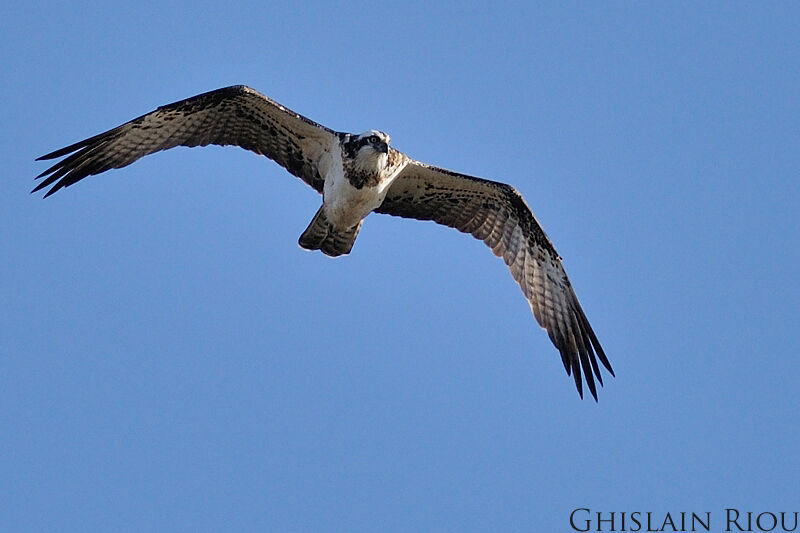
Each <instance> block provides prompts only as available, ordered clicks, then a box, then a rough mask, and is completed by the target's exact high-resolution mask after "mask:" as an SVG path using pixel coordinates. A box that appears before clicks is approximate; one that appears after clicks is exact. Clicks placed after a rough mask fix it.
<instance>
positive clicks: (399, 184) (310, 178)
mask: <svg viewBox="0 0 800 533" xmlns="http://www.w3.org/2000/svg"><path fill="white" fill-rule="evenodd" d="M208 144H216V145H221V146H225V145H234V146H240V147H242V148H244V149H246V150H250V151H252V152H255V153H256V154H260V155H264V156H267V157H269V158H270V159H272V160H274V161H275V162H277V163H278V164H279V165H281V166H282V167H284V168H285V169H286V170H288V171H289V172H291V173H292V174H294V175H295V176H297V177H298V178H300V179H301V180H303V181H304V182H306V183H307V184H308V185H310V186H311V187H312V188H313V189H314V190H316V191H317V192H318V193H320V194H321V195H322V206H321V207H320V208H319V210H318V211H317V213H316V215H315V216H314V218H313V219H312V220H311V223H310V224H309V225H308V227H307V228H306V230H305V231H304V232H303V234H302V235H301V236H300V240H299V244H300V246H301V247H302V248H305V249H306V250H321V251H322V253H324V254H326V255H329V256H331V257H336V256H339V255H344V254H348V253H349V252H350V250H351V249H352V247H353V243H354V242H355V240H356V237H357V236H358V232H359V230H360V229H361V224H362V223H363V221H364V218H365V217H366V216H367V215H368V214H370V213H371V212H373V211H374V212H376V213H385V214H387V215H394V216H399V217H405V218H413V219H417V220H432V221H434V222H437V223H439V224H443V225H445V226H449V227H451V228H455V229H457V230H458V231H461V232H463V233H469V234H471V235H472V236H474V237H476V238H478V239H480V240H482V241H483V242H485V243H486V245H487V246H488V247H489V248H490V249H491V250H492V252H494V254H495V255H497V256H499V257H502V258H503V261H505V263H506V265H508V268H509V269H510V270H511V275H512V276H513V277H514V279H515V280H516V281H517V283H519V286H520V287H521V288H522V292H523V293H524V294H525V297H526V298H527V300H528V303H529V304H530V307H531V310H532V311H533V315H534V316H535V318H536V320H537V322H538V323H539V325H540V326H541V327H542V328H544V329H545V330H546V331H547V334H548V335H549V336H550V340H551V341H552V342H553V344H554V345H555V347H556V348H557V349H558V351H559V353H560V354H561V361H562V362H563V363H564V368H565V369H566V371H567V375H572V377H573V379H574V380H575V386H576V387H577V389H578V393H579V394H580V396H581V398H583V380H582V378H581V375H583V376H584V379H585V380H586V384H587V386H588V388H589V391H590V392H591V394H592V397H594V399H595V401H597V388H596V386H595V376H596V378H597V381H598V382H599V383H600V384H601V385H602V384H603V378H602V376H601V374H600V368H599V366H598V364H597V360H598V359H599V360H600V362H601V363H602V364H603V366H605V367H606V369H607V370H608V372H609V373H611V375H612V376H613V375H614V371H613V369H612V368H611V364H610V363H609V361H608V359H607V358H606V355H605V353H604V352H603V348H602V347H601V346H600V342H599V341H598V340H597V336H596V335H595V333H594V331H593V330H592V327H591V326H590V325H589V321H588V320H587V318H586V315H585V314H584V312H583V309H581V306H580V304H579V303H578V298H577V296H575V291H574V290H573V288H572V284H571V283H570V281H569V279H568V278H567V274H566V272H565V271H564V266H563V265H562V264H561V257H560V256H559V255H558V253H557V252H556V250H555V248H554V247H553V243H551V242H550V239H549V238H548V237H547V235H546V234H545V232H544V230H543V229H542V227H541V225H540V224H539V222H538V221H537V220H536V217H535V216H534V215H533V213H532V212H531V210H530V208H529V207H528V204H526V203H525V200H524V199H523V198H522V196H521V195H520V194H519V192H517V190H516V189H514V188H513V187H512V186H510V185H507V184H505V183H499V182H496V181H490V180H486V179H482V178H476V177H473V176H467V175H465V174H460V173H458V172H453V171H451V170H446V169H443V168H438V167H435V166H433V165H429V164H427V163H422V162H420V161H415V160H414V159H411V158H410V157H408V156H406V155H405V154H404V153H402V152H399V151H397V150H395V149H394V148H392V147H391V146H390V138H389V136H388V135H387V134H386V133H383V132H381V131H377V130H369V131H366V132H364V133H361V134H358V135H356V134H352V133H344V132H338V131H334V130H331V129H329V128H326V127H325V126H322V125H320V124H317V123H316V122H314V121H312V120H309V119H307V118H306V117H304V116H302V115H299V114H297V113H295V112H294V111H291V110H290V109H287V108H286V107H284V106H282V105H280V104H279V103H277V102H275V101H274V100H272V99H270V98H268V97H266V96H264V95H263V94H261V93H259V92H258V91H256V90H254V89H251V88H250V87H246V86H244V85H236V86H232V87H226V88H223V89H217V90H215V91H210V92H207V93H203V94H199V95H197V96H193V97H191V98H187V99H185V100H181V101H179V102H175V103H172V104H169V105H165V106H161V107H159V108H158V109H156V110H155V111H153V112H151V113H147V114H146V115H142V116H140V117H139V118H135V119H133V120H131V121H130V122H126V123H125V124H122V125H121V126H117V127H116V128H113V129H111V130H108V131H106V132H105V133H101V134H99V135H95V136H94V137H90V138H88V139H86V140H83V141H80V142H77V143H75V144H72V145H70V146H67V147H66V148H62V149H60V150H56V151H55V152H51V153H49V154H47V155H43V156H42V157H40V158H38V159H37V161H38V160H42V159H55V158H62V157H63V159H61V160H60V161H58V162H57V163H56V164H55V165H53V166H52V167H50V168H48V169H47V170H45V171H44V172H42V173H41V174H40V175H39V176H37V177H36V179H40V178H44V179H43V180H42V181H41V182H40V183H39V184H38V185H37V186H36V188H35V189H34V190H33V191H32V192H36V191H38V190H40V189H43V188H45V187H48V186H51V187H50V189H49V190H48V191H47V193H46V194H45V195H44V196H45V198H46V197H48V196H50V195H51V194H53V193H54V192H56V191H58V190H59V189H61V188H62V187H68V186H70V185H72V184H73V183H76V182H78V181H80V180H82V179H83V178H85V177H87V176H91V175H93V174H100V173H101V172H105V171H106V170H110V169H113V168H122V167H124V166H127V165H130V164H131V163H133V162H134V161H136V160H137V159H139V158H141V157H144V156H146V155H148V154H152V153H155V152H159V151H161V150H167V149H169V148H174V147H176V146H206V145H208Z"/></svg>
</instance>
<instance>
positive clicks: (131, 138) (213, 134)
mask: <svg viewBox="0 0 800 533" xmlns="http://www.w3.org/2000/svg"><path fill="white" fill-rule="evenodd" d="M336 136H337V133H336V132H334V131H333V130H330V129H328V128H326V127H324V126H321V125H319V124H317V123H316V122H313V121H312V120H309V119H307V118H306V117H304V116H302V115H299V114H297V113H295V112H294V111H291V110H289V109H287V108H285V107H283V106H282V105H280V104H278V103H277V102H275V101H274V100H271V99H270V98H268V97H266V96H264V95H262V94H261V93H259V92H258V91H255V90H254V89H251V88H250V87H246V86H244V85H236V86H232V87H226V88H223V89H217V90H215V91H210V92H207V93H203V94H199V95H197V96H193V97H191V98H187V99H185V100H181V101H179V102H175V103H172V104H169V105H165V106H161V107H159V108H158V109H156V110H155V111H152V112H151V113H147V114H146V115H142V116H141V117H139V118H136V119H133V120H131V121H130V122H126V123H125V124H122V125H121V126H118V127H116V128H113V129H111V130H108V131H106V132H104V133H101V134H99V135H95V136H94V137H90V138H88V139H85V140H83V141H79V142H77V143H75V144H71V145H69V146H67V147H65V148H61V149H60V150H56V151H54V152H50V153H49V154H46V155H43V156H42V157H40V158H38V159H39V160H42V159H55V158H59V157H64V156H67V157H66V158H65V159H62V160H61V161H59V162H58V163H56V164H55V165H53V166H51V167H50V168H48V169H47V170H45V171H44V172H42V173H41V174H39V175H38V176H37V177H36V178H37V179H39V178H45V179H44V180H42V181H41V182H40V183H39V184H38V185H37V186H36V188H35V189H34V190H33V191H34V192H35V191H38V190H40V189H43V188H45V187H48V186H50V185H52V187H51V188H50V190H48V191H47V193H46V194H45V197H47V196H50V195H51V194H53V193H54V192H56V191H57V190H59V189H61V188H62V187H67V186H69V185H72V184H73V183H76V182H78V181H80V180H82V179H83V178H85V177H87V176H91V175H93V174H100V173H101V172H105V171H106V170H110V169H112V168H122V167H124V166H127V165H130V164H131V163H133V162H134V161H136V160H137V159H139V158H141V157H144V156H146V155H148V154H152V153H155V152H159V151H161V150H167V149H169V148H174V147H176V146H206V145H208V144H216V145H221V146H226V145H234V146H239V147H241V148H244V149H246V150H250V151H252V152H255V153H257V154H260V155H265V156H267V157H269V158H270V159H272V160H274V161H275V162H277V163H278V164H280V165H281V166H282V167H284V168H285V169H287V170H288V171H289V172H291V173H292V174H294V175H295V176H297V177H299V178H300V179H302V180H303V181H305V182H306V183H307V184H309V185H310V186H311V187H313V188H314V189H316V190H317V191H318V192H320V193H321V192H322V188H323V180H322V178H321V177H320V173H319V168H318V166H319V163H320V158H321V156H322V154H323V153H324V151H325V150H326V149H327V148H328V147H330V146H331V144H332V142H333V141H334V140H335V139H336ZM73 152H74V153H73ZM69 154H71V155H69Z"/></svg>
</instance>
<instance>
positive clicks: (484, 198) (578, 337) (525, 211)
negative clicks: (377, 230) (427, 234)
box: [375, 160, 614, 400]
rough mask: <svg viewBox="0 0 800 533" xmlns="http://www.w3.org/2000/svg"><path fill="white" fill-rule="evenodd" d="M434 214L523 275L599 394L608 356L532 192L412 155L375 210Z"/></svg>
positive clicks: (570, 362) (579, 381) (538, 313)
mask: <svg viewBox="0 0 800 533" xmlns="http://www.w3.org/2000/svg"><path fill="white" fill-rule="evenodd" d="M375 211H376V212H378V213H385V214H389V215H394V216H400V217H406V218H414V219H418V220H432V221H434V222H437V223H439V224H443V225H445V226H449V227H452V228H455V229H457V230H459V231H461V232H464V233H469V234H471V235H473V236H474V237H476V238H478V239H480V240H482V241H484V242H485V243H486V245H487V246H488V247H489V248H490V249H491V250H492V252H493V253H494V254H495V255H497V256H499V257H501V258H502V259H503V261H504V262H505V263H506V265H507V266H508V268H509V270H510V271H511V275H512V276H513V277H514V279H515V280H516V281H517V283H519V285H520V288H521V289H522V292H523V294H524V295H525V297H526V298H527V300H528V303H529V304H530V307H531V310H532V312H533V315H534V317H535V318H536V321H537V322H538V323H539V325H540V326H542V328H544V329H545V330H546V331H547V334H548V336H549V337H550V340H551V341H552V342H553V344H554V345H555V346H556V348H557V349H558V351H559V353H560V355H561V360H562V362H563V364H564V369H565V370H566V371H567V375H572V376H573V379H574V380H575V386H576V388H577V389H578V393H579V394H580V395H581V397H583V381H584V380H585V381H586V385H587V387H588V388H589V391H590V393H591V395H592V396H593V397H594V399H595V400H597V388H596V386H595V377H596V378H597V381H598V382H599V383H600V385H602V384H603V378H602V375H601V374H600V368H599V365H598V364H597V359H598V358H599V359H600V362H601V363H602V364H603V366H605V367H606V369H607V370H608V372H610V373H611V375H612V376H613V375H614V370H613V369H612V368H611V364H610V363H609V361H608V358H606V355H605V352H603V348H602V347H601V346H600V342H599V341H598V340H597V336H596V335H595V333H594V331H593V330H592V327H591V326H590V325H589V321H588V320H587V318H586V315H585V314H584V312H583V309H581V306H580V304H579V303H578V298H577V296H575V291H574V290H573V288H572V284H571V283H570V281H569V279H568V278H567V274H566V272H565V271H564V266H563V265H562V263H561V258H560V257H559V255H558V253H557V252H556V250H555V247H553V244H552V243H551V242H550V239H549V238H548V237H547V235H546V234H545V232H544V230H543V229H542V227H541V225H540V224H539V222H538V221H537V220H536V217H535V216H534V215H533V213H532V212H531V210H530V208H529V207H528V205H527V204H526V203H525V200H524V199H523V198H522V196H521V195H520V194H519V192H517V190H516V189H514V188H513V187H511V186H510V185H506V184H504V183H499V182H495V181H489V180H485V179H481V178H476V177H473V176H467V175H464V174H459V173H456V172H452V171H450V170H446V169H442V168H437V167H434V166H431V165H427V164H425V163H420V162H418V161H413V160H412V161H410V162H409V163H408V165H406V167H405V168H404V169H403V171H402V172H401V173H400V175H399V176H398V178H397V179H396V180H395V181H394V183H393V184H392V185H391V187H390V188H389V190H388V192H387V194H386V198H385V200H384V202H383V204H382V205H381V206H380V207H379V208H378V209H376V210H375Z"/></svg>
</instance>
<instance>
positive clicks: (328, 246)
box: [298, 207, 363, 257]
mask: <svg viewBox="0 0 800 533" xmlns="http://www.w3.org/2000/svg"><path fill="white" fill-rule="evenodd" d="M361 222H363V221H359V223H358V224H356V225H355V226H353V227H352V228H347V229H345V230H341V229H339V228H334V227H333V225H332V224H331V223H330V222H328V218H327V217H326V216H325V212H324V211H323V208H322V207H320V208H319V210H318V211H317V214H316V215H314V218H313V219H312V220H311V223H310V224H309V225H308V227H307V228H306V230H305V231H304V232H303V234H302V235H300V240H299V241H298V244H300V247H301V248H305V249H306V250H321V251H322V253H324V254H325V255H329V256H331V257H336V256H339V255H345V254H349V253H350V250H352V249H353V243H354V242H355V241H356V237H357V236H358V232H359V230H360V229H361Z"/></svg>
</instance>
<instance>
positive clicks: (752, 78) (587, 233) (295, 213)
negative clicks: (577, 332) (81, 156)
mask: <svg viewBox="0 0 800 533" xmlns="http://www.w3.org/2000/svg"><path fill="white" fill-rule="evenodd" d="M798 24H800V7H798V5H797V4H796V3H792V2H708V3H697V2H687V3H678V2H661V3H651V2H648V3H634V2H629V3H620V2H580V3H562V2H552V3H542V4H538V5H529V4H528V3H519V4H511V3H497V2H491V3H481V5H480V6H478V7H475V6H471V5H469V4H468V3H467V4H465V3H462V2H454V3H447V2H440V3H435V5H428V4H427V3H424V4H413V3H408V2H404V3H402V4H400V3H397V4H388V3H387V4H384V3H376V2H369V3H348V4H347V5H333V4H314V3H309V4H299V5H298V4H297V3H295V2H288V3H286V4H280V5H277V4H273V3H270V2H252V3H235V2H222V3H220V2H202V1H201V2H177V3H173V2H148V1H144V2H132V3H127V4H125V5H119V6H118V5H116V4H108V5H104V4H102V3H96V2H91V3H88V2H70V3H62V2H53V3H40V2H29V3H27V4H25V6H23V5H21V4H20V5H15V4H12V3H6V4H4V5H3V7H2V9H0V32H1V33H2V35H3V38H2V42H1V43H0V60H1V61H2V69H3V72H4V75H3V76H2V81H0V83H2V101H1V102H0V122H2V126H3V132H4V133H3V135H2V142H0V177H1V178H2V179H0V187H2V193H1V194H0V254H2V260H0V530H2V531H158V530H161V531H181V530H184V531H186V530H192V531H266V530H274V531H337V530H343V531H380V530H387V531H425V530H451V531H473V530H474V531H479V530H483V531H488V530H495V531H500V530H502V531H547V532H558V531H568V530H569V529H568V526H569V524H568V517H569V513H570V512H571V511H572V509H574V508H577V507H587V508H591V509H592V510H600V511H605V512H608V511H612V510H615V511H628V512H631V511H637V510H638V511H653V512H655V513H664V512H667V511H671V512H673V513H676V512H680V511H695V512H698V513H703V512H706V511H710V512H711V513H712V519H713V520H714V526H715V528H717V527H721V526H722V524H721V521H722V518H723V516H724V513H723V510H724V509H725V508H726V507H738V508H740V509H741V510H742V511H747V510H751V511H756V512H760V511H773V512H777V511H794V510H800V509H798V502H799V501H800V488H798V487H800V481H798V480H800V454H798V449H800V434H799V433H798V427H799V426H800V415H799V414H798V408H799V406H800V392H798V389H799V388H798V384H799V383H800V362H798V350H799V346H798V339H800V333H799V332H800V320H798V319H799V318H800V312H798V304H799V303H800V281H798V274H800V268H798V264H799V263H800V252H799V251H798V250H800V238H798V221H797V218H798V209H799V208H800V185H799V184H798V177H800V150H799V148H800V127H799V126H798V124H799V123H800V99H798V95H799V92H798V89H800V34H799V33H798ZM238 83H243V84H247V85H251V86H252V87H254V88H256V89H258V90H259V91H261V92H263V93H264V94H267V95H269V96H271V97H272V98H274V99H276V100H277V101H279V102H281V103H283V104H284V105H286V106H288V107H290V108H292V109H294V110H296V111H298V112H300V113H302V114H304V115H306V116H308V117H310V118H312V119H314V120H316V121H318V122H321V123H322V124H325V125H327V126H329V127H332V128H334V129H338V130H343V131H354V132H361V131H363V130H366V129H369V128H376V129H381V130H384V131H387V132H389V133H390V134H391V135H392V141H393V144H394V146H395V147H397V148H398V149H400V150H402V151H404V152H406V153H408V154H409V155H411V156H412V157H414V158H416V159H420V160H422V161H426V162H430V163H433V164H437V165H440V166H444V167H446V168H451V169H454V170H458V171H462V172H466V173H469V174H473V175H478V176H484V177H487V178H492V179H496V180H500V181H505V182H509V183H512V184H513V185H514V186H515V187H517V188H518V189H519V190H520V191H521V192H522V193H523V195H524V196H525V197H526V199H527V201H528V203H529V204H530V205H531V207H532V208H533V210H534V212H535V213H536V215H537V216H538V218H539V220H540V221H541V222H542V223H543V225H544V227H545V229H546V230H547V232H548V234H549V235H550V237H551V239H552V240H553V241H554V243H555V245H556V247H557V249H558V250H559V252H560V253H561V255H562V256H563V257H564V263H565V266H566V268H567V272H568V273H569V275H570V277H571V279H572V282H573V284H574V286H575V288H576V291H577V293H578V296H579V298H580V300H581V302H582V304H583V307H584V309H585V310H586V313H587V315H588V317H589V319H590V321H591V323H592V325H593V326H594V329H595V330H596V332H597V334H598V336H599V338H600V340H601V342H602V343H603V346H604V347H605V350H606V352H607V353H608V356H609V358H610V360H611V362H612V364H613V366H614V368H615V370H616V372H617V378H616V379H612V378H609V379H607V380H606V384H605V387H604V388H603V389H601V390H600V391H599V396H600V401H599V403H597V404H596V403H595V402H594V401H592V400H591V399H588V400H583V401H581V400H580V399H579V398H578V395H577V393H576V391H575V388H574V385H573V383H572V380H571V379H570V378H568V377H567V376H566V374H565V373H564V370H563V367H562V365H561V361H560V359H559V356H558V354H557V352H556V350H555V349H554V348H553V346H552V345H551V344H550V342H549V340H548V338H547V335H546V334H545V333H544V332H543V331H542V330H541V329H540V328H539V327H538V325H537V324H536V323H535V321H534V319H533V316H532V315H531V313H530V310H529V308H528V305H527V303H526V302H525V299H524V298H523V296H522V294H521V292H520V291H519V288H518V287H517V286H516V284H515V283H514V281H513V280H512V279H511V276H510V275H509V273H508V271H507V269H506V268H505V266H504V265H503V263H502V261H500V260H499V259H497V258H495V257H494V256H493V255H492V254H491V253H490V251H489V250H488V249H486V247H485V246H484V245H483V244H482V243H480V242H478V241H475V240H473V239H472V238H470V237H468V236H465V235H462V234H459V233H458V232H455V231H453V230H450V229H447V228H443V227H438V226H436V225H434V224H432V223H424V222H416V221H409V220H402V219H395V218H391V217H386V216H382V215H371V216H370V217H369V218H368V219H367V220H366V222H365V224H364V228H363V230H362V232H361V235H360V236H359V238H358V241H357V242H356V245H355V248H354V250H353V253H352V254H351V255H350V256H348V257H343V258H339V259H337V260H331V259H329V258H327V257H325V256H323V255H322V254H320V253H307V252H304V251H302V250H300V248H299V247H298V246H297V238H298V236H299V235H300V233H301V232H302V231H303V229H304V228H305V227H306V225H307V224H308V222H309V220H310V219H311V217H312V216H313V214H314V213H315V211H316V209H317V208H318V206H319V203H320V198H319V196H318V195H317V194H316V193H315V192H314V191H312V190H311V189H310V188H308V187H307V186H306V185H305V184H303V183H302V182H301V181H299V180H298V179H296V178H294V177H292V176H290V175H289V174H288V173H287V172H285V171H284V170H283V169H281V168H280V167H278V166H277V165H276V164H274V163H272V162H271V161H269V160H267V159H266V158H263V157H258V156H256V155H254V154H252V153H249V152H246V151H244V150H240V149H236V148H218V147H208V148H203V149H186V148H181V149H175V150H171V151H168V152H164V153H161V154H157V155H154V156H150V157H148V158H145V159H143V160H141V161H139V162H137V163H136V164H134V165H132V166H130V167H127V168H125V169H122V170H117V171H113V172H109V173H107V174H103V175H101V176H95V177H92V178H89V179H86V180H85V181H82V182H80V183H79V184H77V185H75V186H73V187H70V188H68V189H65V190H62V191H60V192H59V193H58V194H56V195H55V196H53V197H51V198H48V199H47V200H42V199H41V193H39V194H35V195H31V194H29V191H30V189H31V188H32V187H33V186H34V181H33V177H34V176H35V175H36V174H38V173H39V172H41V171H42V170H44V169H45V168H46V167H47V165H46V164H45V163H42V162H35V161H34V158H35V157H37V156H40V155H42V154H44V153H47V152H49V151H51V150H54V149H56V148H60V147H62V146H65V145H67V144H70V143H73V142H75V141H78V140H81V139H83V138H85V137H88V136H91V135H94V134H96V133H99V132H101V131H105V130H107V129H109V128H111V127H114V126H116V125H118V124H121V123H122V122H125V121H127V120H129V119H131V118H134V117H136V116H139V115H141V114H143V113H145V112H148V111H150V110H152V109H155V108H156V107H157V106H159V105H162V104H166V103H170V102H173V101H175V100H180V99H182V98H185V97H188V96H192V95H194V94H197V93H200V92H204V91H207V90H211V89H215V88H218V87H223V86H227V85H232V84H238ZM720 530H721V529H720Z"/></svg>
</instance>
